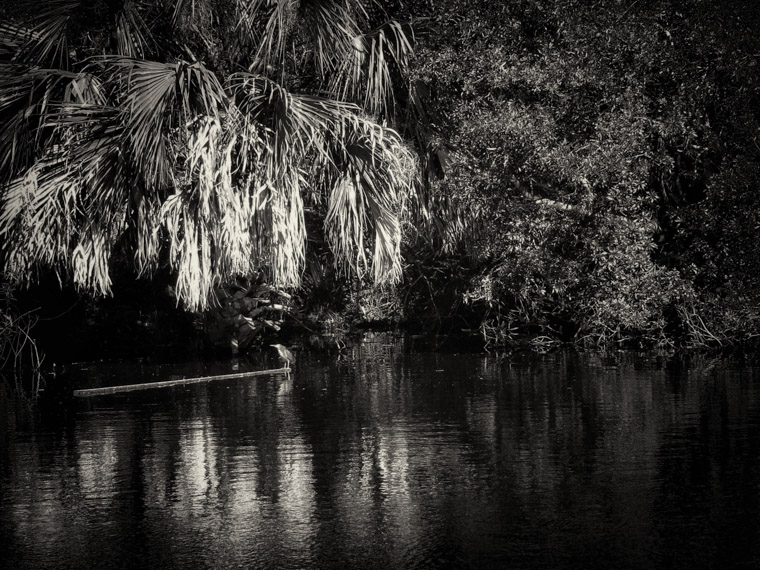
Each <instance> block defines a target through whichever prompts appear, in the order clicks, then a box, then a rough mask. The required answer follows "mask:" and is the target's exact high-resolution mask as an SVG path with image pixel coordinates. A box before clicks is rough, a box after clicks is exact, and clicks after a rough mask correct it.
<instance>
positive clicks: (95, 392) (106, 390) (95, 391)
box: [74, 368, 290, 398]
mask: <svg viewBox="0 0 760 570" xmlns="http://www.w3.org/2000/svg"><path fill="white" fill-rule="evenodd" d="M278 372H290V369H289V368H272V369H270V370H251V371H250V372H236V373H234V374H217V375H215V376H198V377H195V378H179V379H177V380H165V381H163V382H144V383H142V384H122V385H120V386H104V387H102V388H87V389H84V390H74V396H76V397H79V398H87V397H90V396H100V395H103V394H117V393H120V392H134V391H136V390H150V389H152V388H169V387H171V386H184V385H186V384H200V383H202V382H211V381H213V380H230V379H232V378H248V377H250V376H266V375H270V374H276V373H278Z"/></svg>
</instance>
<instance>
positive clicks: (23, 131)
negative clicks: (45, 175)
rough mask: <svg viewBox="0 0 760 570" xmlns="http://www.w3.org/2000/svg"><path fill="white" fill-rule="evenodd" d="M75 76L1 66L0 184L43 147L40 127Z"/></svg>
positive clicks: (57, 72) (31, 160) (26, 165)
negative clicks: (48, 111)
mask: <svg viewBox="0 0 760 570" xmlns="http://www.w3.org/2000/svg"><path fill="white" fill-rule="evenodd" d="M76 77H77V76H76V74H73V73H70V72H67V71H60V70H55V69H39V68H28V67H26V66H21V65H13V64H5V63H0V119H1V121H0V184H1V183H2V181H3V180H8V178H10V177H12V176H14V175H15V174H16V173H17V172H20V171H21V170H22V169H23V168H25V167H28V166H30V165H31V164H32V162H33V160H34V157H35V156H36V155H37V153H38V152H39V149H40V148H43V147H44V146H45V145H46V141H45V139H44V138H43V137H42V135H43V133H42V131H41V130H40V128H39V127H40V124H41V123H43V122H44V120H45V114H46V112H47V110H48V108H49V107H50V105H53V104H56V103H58V102H59V101H61V99H62V98H63V96H64V92H65V89H66V85H67V84H68V83H69V82H70V81H71V80H73V79H76Z"/></svg>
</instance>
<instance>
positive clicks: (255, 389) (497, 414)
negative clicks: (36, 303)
mask: <svg viewBox="0 0 760 570" xmlns="http://www.w3.org/2000/svg"><path fill="white" fill-rule="evenodd" d="M275 364H276V363H275V362H274V359H273V358H270V357H262V358H261V359H259V360H255V359H254V360H253V361H247V362H244V363H240V362H238V363H236V364H235V366H236V367H237V370H238V371H239V370H241V369H242V368H245V367H246V366H249V367H252V368H265V367H274V366H275ZM231 371H233V369H232V363H221V364H218V365H216V367H213V366H211V365H206V366H205V367H204V366H200V365H198V364H195V365H191V364H188V365H186V366H184V367H180V366H174V367H169V366H162V367H156V366H151V365H148V364H146V363H142V364H140V363H132V364H130V365H128V364H122V365H120V366H118V367H116V368H113V367H111V368H108V367H106V366H105V365H92V366H90V367H88V369H87V370H78V371H76V372H75V374H74V377H73V378H70V379H69V380H70V382H71V383H72V385H73V386H72V387H75V388H84V387H88V386H94V385H100V384H108V383H122V384H128V383H133V382H137V381H142V380H165V379H170V378H171V377H173V376H175V377H176V376H178V375H182V374H184V375H193V374H197V375H203V374H209V373H223V372H231ZM0 418H2V422H1V423H0V465H1V467H0V567H3V568H15V569H26V568H51V569H56V568H61V569H64V568H66V569H68V568H162V569H173V568H177V569H186V568H215V569H216V568H219V569H222V568H224V569H227V568H362V569H371V568H426V569H427V568H605V569H608V568H689V569H695V568H758V567H760V546H759V545H760V533H759V532H758V528H759V527H760V459H759V454H758V450H760V377H759V375H758V370H757V369H756V368H753V367H749V366H744V365H740V364H737V363H735V362H709V363H708V362H705V361H696V362H692V363H690V364H684V363H683V362H680V361H669V360H667V359H661V358H657V357H654V356H652V357H649V358H646V357H641V356H634V355H625V354H621V355H619V357H616V358H609V357H606V358H602V357H600V356H598V355H578V354H574V353H571V352H556V353H550V354H546V355H511V356H505V355H493V354H491V355H489V354H436V353H433V352H421V351H416V350H414V347H413V346H411V345H410V343H409V342H408V341H407V342H406V343H404V342H396V343H383V342H380V341H378V340H375V341H371V340H370V341H368V342H365V343H363V344H360V345H357V346H355V347H353V348H350V349H347V350H345V351H343V352H342V353H338V352H332V353H329V354H328V353H324V352H323V353H313V354H307V353H304V352H302V353H301V354H300V355H299V360H298V363H297V365H296V368H295V370H294V371H293V373H292V374H291V376H290V377H289V378H288V377H287V376H284V375H276V376H272V377H267V376H264V377H255V378H249V379H235V380H225V381H218V382H212V383H208V384H201V385H192V386H181V387H176V388H167V389H160V390H150V391H144V392H132V393H127V394H120V395H119V394H116V395H109V396H99V397H96V398H91V399H65V398H63V399H56V401H54V402H53V401H51V402H48V403H46V404H45V405H43V406H42V409H41V410H39V411H37V412H29V411H28V410H26V409H25V408H24V406H22V405H20V404H18V403H17V402H14V401H9V400H8V399H7V398H5V399H3V398H0Z"/></svg>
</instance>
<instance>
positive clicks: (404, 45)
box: [331, 21, 415, 116]
mask: <svg viewBox="0 0 760 570" xmlns="http://www.w3.org/2000/svg"><path fill="white" fill-rule="evenodd" d="M414 41H415V40H414V28H413V26H412V24H410V23H401V22H397V21H390V22H387V23H386V24H384V25H382V26H381V27H379V28H377V29H375V30H373V31H372V32H370V33H368V34H363V35H357V36H355V37H354V39H353V51H352V54H351V57H349V58H346V59H345V60H344V61H343V63H342V66H341V68H340V69H339V71H338V73H336V74H335V76H334V78H333V81H332V86H331V91H332V92H333V93H335V94H336V95H337V96H338V97H340V98H342V99H352V100H354V101H356V102H357V103H359V104H361V106H362V107H363V108H364V109H366V110H367V111H368V112H369V113H371V114H373V115H375V116H379V115H381V114H385V115H391V114H392V112H393V110H394V108H395V106H396V91H397V89H398V88H399V87H400V86H401V83H400V82H401V81H402V79H403V76H404V75H405V73H406V71H407V69H408V66H409V62H410V59H411V57H412V55H413V52H414ZM394 84H395V85H394Z"/></svg>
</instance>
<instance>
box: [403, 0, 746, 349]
mask: <svg viewBox="0 0 760 570" xmlns="http://www.w3.org/2000/svg"><path fill="white" fill-rule="evenodd" d="M419 5H420V9H423V10H424V9H427V10H431V8H432V11H431V13H434V14H435V17H434V18H433V20H432V22H431V26H432V27H433V29H432V30H431V32H430V33H429V34H427V35H426V36H425V40H424V42H423V45H422V46H421V49H420V50H418V58H417V60H416V61H415V65H414V73H415V78H416V79H417V80H419V81H422V82H424V83H425V84H426V85H427V86H428V88H429V92H430V93H431V97H430V114H431V116H433V117H434V118H435V121H436V122H437V127H438V128H437V130H436V134H435V135H434V137H432V138H431V144H432V145H433V148H438V149H439V150H438V152H439V154H442V155H444V156H445V157H446V159H447V162H448V168H447V172H446V176H445V178H444V179H443V180H441V181H439V182H436V183H434V184H432V187H431V197H430V201H431V203H432V204H435V205H437V207H436V208H435V212H436V214H437V216H438V222H439V224H438V227H441V228H443V231H441V232H439V236H440V238H439V239H440V242H439V243H440V244H441V245H442V246H443V248H444V250H445V251H446V254H444V255H441V254H440V253H437V251H436V248H435V247H434V246H433V247H430V246H428V247H427V248H420V247H419V245H418V244H419V241H417V242H414V244H415V245H413V246H411V247H410V249H409V250H408V257H409V258H413V259H415V260H416V262H415V263H414V264H413V265H412V266H411V267H410V272H411V275H410V278H409V279H408V280H407V283H408V284H410V285H409V286H410V287H411V293H412V298H414V299H417V300H424V299H425V298H426V297H429V291H428V289H430V290H433V291H437V292H439V293H444V289H445V288H444V287H441V286H440V285H441V281H449V285H448V289H449V291H448V292H447V293H445V294H444V295H440V296H439V297H438V298H437V299H435V303H434V304H435V311H436V312H437V314H438V315H448V316H449V317H453V318H454V322H455V323H456V324H458V325H459V326H462V327H476V326H477V327H479V328H480V331H481V333H482V334H483V336H484V338H485V339H486V340H487V341H489V342H496V343H501V342H508V341H509V340H511V339H514V338H515V337H516V335H518V334H520V333H525V332H529V333H530V334H531V335H532V336H534V337H535V338H540V339H545V340H551V339H564V340H569V339H574V340H576V341H581V342H583V343H586V344H588V343H591V344H601V345H609V344H610V343H629V342H637V343H645V344H650V345H651V344H659V345H670V344H673V343H674V342H676V341H678V340H686V341H687V342H690V343H692V344H701V345H704V344H710V343H713V342H716V343H718V342H719V343H725V342H732V341H735V340H741V339H740V336H741V338H749V337H750V336H752V335H756V334H757V333H758V332H760V329H759V328H758V315H760V312H759V311H758V297H757V294H756V293H755V292H754V287H752V283H756V282H757V281H756V280H757V273H758V268H759V267H760V266H759V265H758V260H759V259H758V255H757V240H756V237H755V236H756V234H757V228H758V225H757V215H758V214H757V212H758V211H757V206H758V202H757V198H755V196H756V194H757V189H758V181H759V180H760V178H758V174H759V173H760V172H759V171H758V166H760V152H759V151H760V147H758V143H757V133H758V129H757V127H758V117H759V115H758V112H759V109H758V102H759V99H758V88H759V86H760V81H758V79H760V78H758V71H757V67H756V63H757V54H758V52H759V51H760V49H759V48H760V41H758V37H760V36H758V33H757V32H758V22H759V21H760V19H759V18H758V16H759V15H760V14H759V13H758V8H757V7H756V6H755V5H754V4H752V3H747V2H738V1H737V2H728V3H720V5H718V3H714V2H686V1H678V0H653V1H647V2H627V3H620V2H607V3H595V4H594V5H591V4H590V3H587V2H580V1H574V0H522V1H515V2H496V3H493V2H479V1H474V2H459V1H456V0H451V1H443V2H432V1H431V2H421V3H419ZM436 145H437V146H436ZM419 237H425V238H427V237H428V236H418V238H419ZM424 251H428V252H429V255H428V256H425V255H424V254H422V257H420V255H421V253H420V252H424ZM430 254H432V255H430ZM463 269H466V271H463ZM431 278H433V279H436V280H437V283H438V285H437V286H434V287H431V286H430V285H429V283H430V279H431ZM451 282H454V283H455V284H456V285H453V286H452V285H451ZM451 289H455V290H456V293H457V294H456V295H452V294H451ZM428 305H430V304H429V303H428ZM727 308H730V311H729V313H730V314H729V313H727V312H726V309H727ZM731 311H733V312H731ZM428 312H429V311H428ZM457 317H461V318H460V319H459V321H457ZM729 321H730V322H729ZM740 330H742V331H744V332H743V333H742V334H741V335H738V333H739V331H740Z"/></svg>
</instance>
